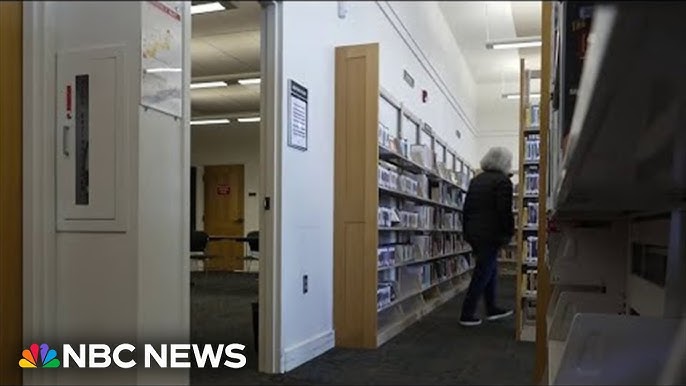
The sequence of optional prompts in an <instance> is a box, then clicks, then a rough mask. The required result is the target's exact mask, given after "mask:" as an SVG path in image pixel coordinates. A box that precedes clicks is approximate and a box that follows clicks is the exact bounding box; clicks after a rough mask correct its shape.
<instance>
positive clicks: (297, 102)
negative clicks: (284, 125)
mask: <svg viewBox="0 0 686 386" xmlns="http://www.w3.org/2000/svg"><path fill="white" fill-rule="evenodd" d="M288 146H290V147H292V148H295V149H298V150H303V151H306V150H307V89H306V88H305V87H303V86H301V85H299V84H298V83H296V82H294V81H292V80H289V81H288Z"/></svg>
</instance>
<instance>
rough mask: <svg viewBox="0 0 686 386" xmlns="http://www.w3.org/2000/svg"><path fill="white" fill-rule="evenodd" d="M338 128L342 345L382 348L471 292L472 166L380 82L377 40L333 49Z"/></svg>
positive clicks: (337, 274) (337, 297)
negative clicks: (466, 213) (466, 226)
mask: <svg viewBox="0 0 686 386" xmlns="http://www.w3.org/2000/svg"><path fill="white" fill-rule="evenodd" d="M335 124H336V129H335V131H336V135H335V177H334V184H335V198H334V201H335V203H334V324H335V329H336V345H337V346H341V347H355V348H376V347H378V346H380V345H381V344H383V343H384V342H386V341H388V340H389V339H391V338H392V337H393V336H395V335H397V334H398V333H399V332H401V331H403V330H404V329H405V328H407V327H408V326H410V325H412V324H413V323H414V322H416V321H417V320H419V319H420V318H421V317H423V316H424V315H426V314H427V313H429V312H431V311H433V310H434V309H435V308H436V307H437V306H439V305H440V304H442V303H444V302H446V301H447V300H449V299H450V298H452V297H453V296H455V295H457V294H458V293H460V292H462V291H464V290H465V289H466V287H467V285H468V283H469V279H470V272H471V270H472V269H473V265H474V261H473V258H472V257H471V251H470V249H469V246H468V244H466V242H464V240H463V238H462V226H461V224H462V202H463V200H464V196H465V194H466V188H467V186H468V181H469V178H470V177H471V176H473V174H474V171H473V169H471V168H470V167H469V166H468V165H467V164H466V162H464V161H463V160H462V159H460V157H459V156H458V155H457V154H456V153H455V152H454V151H453V150H452V149H450V147H449V146H448V145H447V144H446V143H444V142H442V141H441V140H440V139H439V138H437V137H436V136H435V134H434V133H433V130H431V128H430V126H429V125H427V124H426V123H425V122H422V121H421V119H419V118H418V117H416V116H415V115H413V114H412V113H411V112H410V111H408V110H407V109H406V108H405V107H404V106H403V104H402V103H400V102H398V101H396V100H395V99H394V98H393V97H392V96H391V95H389V94H388V93H387V92H385V91H383V90H382V89H381V88H380V86H379V46H378V44H367V45H356V46H344V47H337V48H336V122H335ZM380 208H383V209H380Z"/></svg>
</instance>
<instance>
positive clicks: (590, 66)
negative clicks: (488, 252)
mask: <svg viewBox="0 0 686 386" xmlns="http://www.w3.org/2000/svg"><path fill="white" fill-rule="evenodd" d="M685 15H686V7H684V6H680V7H676V8H675V7H667V6H662V5H654V4H649V3H640V4H638V3H637V4H628V3H612V4H610V3H607V4H605V3H602V4H598V5H595V6H593V5H592V4H590V3H587V2H580V3H575V2H544V3H543V18H542V23H543V24H542V31H543V33H542V38H543V45H542V54H543V55H542V58H543V59H542V67H541V68H542V74H541V86H542V90H541V96H542V98H541V131H542V137H541V141H547V142H548V143H549V146H548V151H549V153H548V154H546V155H544V154H543V152H542V154H541V159H542V160H543V159H544V158H547V159H548V163H549V165H550V168H549V169H547V170H543V169H542V170H541V173H542V175H544V173H545V175H546V180H547V183H548V186H549V187H550V189H548V192H547V193H548V194H547V199H546V200H541V201H542V202H545V203H546V205H547V206H548V207H549V208H550V210H549V211H548V213H547V217H546V218H548V219H549V220H548V222H549V223H550V227H549V228H550V234H549V235H548V238H547V240H546V242H545V245H542V246H540V247H539V256H542V258H541V259H539V262H538V268H539V277H538V288H539V293H538V297H539V299H538V300H539V303H538V307H537V316H538V317H537V338H538V339H537V341H536V345H537V348H536V354H537V355H536V366H535V374H534V378H535V379H534V382H537V383H538V382H542V383H544V384H545V383H548V384H626V383H635V384H639V383H640V384H682V383H684V382H685V381H686V378H685V377H686V375H685V374H684V372H683V363H684V362H685V361H686V232H684V229H686V210H685V208H686V205H685V204H686V184H685V183H684V176H685V175H686V174H684V173H683V171H684V170H686V157H683V156H679V154H682V155H683V154H685V152H686V130H683V127H684V126H685V125H686V114H685V112H684V108H683V106H684V105H685V103H686V79H685V78H684V76H683V68H684V66H686V54H684V53H683V52H681V51H678V50H676V51H675V50H666V49H660V48H658V47H655V46H654V45H653V44H650V43H649V42H655V41H660V46H661V47H669V46H671V45H674V44H678V42H679V38H678V36H683V33H686V26H685V25H684V23H683V18H684V16H685ZM636 25H641V29H640V30H637V29H636V28H635V26H636ZM589 33H592V36H593V39H592V40H591V41H590V42H589V44H588V47H587V50H586V51H585V55H583V56H581V57H579V56H578V55H577V53H578V52H583V50H581V51H580V50H579V47H577V46H575V45H576V43H579V42H580V43H584V42H585V39H579V38H580V37H581V38H583V37H584V36H585V35H586V34H589ZM634 59H636V60H634ZM628 63H630V65H629V64H628ZM657 84H662V85H667V84H668V85H669V86H665V87H664V88H661V90H662V91H661V92H669V93H670V95H673V96H674V97H673V98H669V102H660V98H659V96H658V94H656V93H652V94H651V91H650V90H654V87H655V85H657ZM667 90H669V91H667ZM646 95H648V96H646ZM677 106H680V107H677ZM546 134H548V136H547V138H546ZM541 219H542V220H544V216H542V217H541ZM542 270H545V271H547V273H548V275H547V277H543V276H544V275H541V274H540V273H541V271H542ZM543 290H546V291H547V292H548V295H547V301H542V299H541V292H542V291H543ZM589 342H592V343H589ZM648 346H649V347H650V348H651V355H650V358H651V359H650V360H648V359H647V357H646V355H645V347H648ZM594 347H595V348H599V347H602V350H603V353H604V354H603V355H602V356H598V357H595V358H594V359H593V361H590V362H588V363H587V362H586V361H580V360H579V358H586V357H588V356H589V355H591V351H593V350H594V349H593V348H594ZM611 358H612V359H611ZM591 362H592V363H591ZM636 364H638V365H636ZM617 368H621V369H622V371H621V372H617V371H616V369H617Z"/></svg>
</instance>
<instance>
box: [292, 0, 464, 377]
mask: <svg viewBox="0 0 686 386" xmlns="http://www.w3.org/2000/svg"><path fill="white" fill-rule="evenodd" d="M345 3H346V4H347V6H348V14H347V17H346V18H345V19H340V18H339V17H338V4H337V2H284V3H283V75H284V79H283V82H284V83H283V98H284V99H283V100H284V103H285V102H286V100H287V81H288V80H289V79H293V80H295V81H297V82H298V83H300V84H302V85H303V86H305V87H307V88H308V90H309V100H310V102H309V149H308V150H307V151H306V152H301V151H298V150H295V149H292V148H289V147H287V144H286V141H287V136H286V135H285V134H284V136H283V144H282V145H283V149H284V150H283V153H282V161H283V162H282V169H281V173H282V177H281V179H282V182H283V183H282V203H283V208H282V213H281V216H282V217H281V228H282V237H281V240H282V246H281V248H282V249H281V251H282V256H281V259H282V263H281V265H282V293H281V300H282V306H281V310H282V321H281V322H282V327H281V328H282V331H281V334H282V345H283V349H284V358H283V365H284V368H285V369H286V370H289V369H292V368H294V367H296V366H298V365H299V364H300V363H302V362H304V361H306V360H309V359H311V358H312V357H314V356H317V355H319V354H320V353H322V352H324V351H326V350H327V349H329V348H330V347H332V346H333V344H334V340H333V197H334V192H333V180H334V176H333V170H334V155H333V150H334V70H335V60H334V49H335V47H336V46H340V45H351V44H363V43H372V42H379V43H380V66H381V71H380V82H381V86H382V87H383V88H385V89H386V90H388V91H389V92H390V94H392V95H393V96H394V97H395V98H396V99H398V100H400V101H401V102H403V103H405V104H406V105H407V106H408V107H409V109H410V110H411V111H412V112H413V113H414V114H416V115H418V116H419V117H420V118H421V119H424V120H425V121H427V122H428V123H429V124H430V125H431V126H432V127H433V128H434V130H435V131H436V132H438V133H439V136H440V137H442V139H443V140H444V141H446V142H448V143H450V144H451V147H452V148H453V149H454V150H456V151H457V152H458V154H459V155H461V156H462V157H463V158H465V159H466V160H467V161H468V162H470V163H471V164H472V165H474V159H475V153H476V139H475V136H474V134H473V130H474V128H473V127H471V125H469V124H468V123H467V122H465V119H464V118H462V117H461V114H462V115H465V116H466V114H469V115H475V114H474V110H475V107H474V106H475V101H474V96H473V94H474V92H475V85H474V82H473V81H472V80H471V76H470V75H468V74H469V69H468V68H467V67H466V64H465V63H464V61H462V60H460V58H461V54H460V52H459V49H458V47H457V46H456V44H455V43H454V41H453V40H452V35H451V32H450V29H449V28H448V26H447V25H446V23H445V21H444V19H443V16H442V14H441V13H440V10H439V9H438V6H437V4H436V3H435V2H409V3H402V4H399V3H393V4H392V5H389V4H387V3H385V2H384V3H380V4H377V3H375V2H345ZM396 14H397V15H398V16H399V17H400V20H402V24H403V25H404V27H403V25H401V24H400V23H399V22H398V19H397V18H396V16H394V15H396ZM386 15H389V16H388V18H387V16H386ZM389 18H390V20H393V24H392V23H391V21H389ZM396 28H397V29H396ZM404 28H407V31H406V30H405V29H404ZM408 31H409V32H408ZM403 39H405V40H407V41H408V42H410V44H411V45H412V46H413V47H415V49H416V48H417V47H421V50H422V52H419V51H415V52H413V51H412V50H410V48H408V45H407V43H405V41H404V40H403ZM412 39H414V40H415V41H416V43H417V44H415V43H413V42H412ZM415 55H416V56H415ZM418 57H419V58H421V60H420V59H418ZM424 57H426V58H430V60H431V62H427V61H426V60H425V59H424ZM431 67H434V68H436V69H438V70H439V72H438V73H433V74H432V75H433V77H434V79H437V75H436V74H440V76H441V77H442V78H443V79H445V82H446V84H448V86H449V88H444V90H443V91H441V87H439V86H438V85H437V83H436V82H435V81H434V80H433V79H432V77H431V76H430V72H427V71H426V70H425V68H431ZM404 69H406V70H407V71H408V72H409V73H410V74H411V75H412V76H413V77H414V78H415V81H416V85H415V88H414V89H412V88H410V87H409V86H408V85H407V84H406V83H404V81H403V80H402V77H403V70H404ZM432 72H433V70H432ZM439 84H440V83H439ZM422 89H426V90H428V93H429V102H428V103H426V104H423V103H421V90H422ZM446 90H448V91H449V92H450V93H451V94H452V95H454V96H456V97H459V99H460V100H461V101H463V102H462V103H463V104H464V106H462V107H461V109H460V108H456V107H455V106H457V105H456V104H455V103H450V98H449V95H450V94H449V93H448V91H446ZM446 95H448V96H446ZM462 110H463V111H464V112H462ZM286 111H287V109H285V108H284V111H283V112H284V116H283V120H284V127H283V130H284V133H285V132H286V126H285V125H286V116H285V115H286ZM470 119H471V120H475V118H474V117H470ZM455 129H460V131H461V132H462V138H461V139H460V140H458V139H457V137H456V136H455V134H454V132H455ZM305 274H307V275H308V277H309V292H308V293H307V294H303V292H302V277H303V275H305Z"/></svg>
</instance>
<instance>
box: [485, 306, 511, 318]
mask: <svg viewBox="0 0 686 386" xmlns="http://www.w3.org/2000/svg"><path fill="white" fill-rule="evenodd" d="M512 314H514V311H512V310H501V309H500V308H496V309H495V310H493V312H489V313H488V315H486V320H491V321H492V320H498V319H503V318H507V317H508V316H510V315H512Z"/></svg>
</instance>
